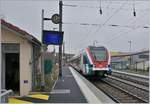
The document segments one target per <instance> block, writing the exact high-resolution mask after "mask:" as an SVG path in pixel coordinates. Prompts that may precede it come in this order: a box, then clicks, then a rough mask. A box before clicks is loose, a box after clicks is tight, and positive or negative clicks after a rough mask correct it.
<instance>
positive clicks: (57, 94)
mask: <svg viewBox="0 0 150 104" xmlns="http://www.w3.org/2000/svg"><path fill="white" fill-rule="evenodd" d="M48 102H49V103H87V100H86V98H85V97H84V95H83V93H82V92H81V90H80V88H79V86H78V84H77V83H76V81H75V79H74V77H73V75H72V73H71V72H70V70H69V68H68V67H63V69H62V77H61V78H59V79H58V80H57V82H56V84H55V86H54V88H53V90H52V92H51V94H50V97H49V100H48Z"/></svg>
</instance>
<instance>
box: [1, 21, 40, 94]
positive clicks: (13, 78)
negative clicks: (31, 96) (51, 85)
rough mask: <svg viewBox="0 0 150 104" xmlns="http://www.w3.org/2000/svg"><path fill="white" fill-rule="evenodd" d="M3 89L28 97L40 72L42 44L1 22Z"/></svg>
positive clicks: (11, 25)
mask: <svg viewBox="0 0 150 104" xmlns="http://www.w3.org/2000/svg"><path fill="white" fill-rule="evenodd" d="M1 35H2V36H1V43H2V78H1V80H2V89H7V90H8V89H12V90H13V91H14V92H15V93H16V94H18V95H21V96H23V95H27V94H28V93H29V91H31V90H32V89H33V86H34V85H35V84H36V81H35V80H36V73H37V71H38V69H39V71H40V67H41V66H40V48H41V43H40V41H39V40H37V39H36V38H35V37H34V36H32V35H30V34H29V33H27V32H26V31H24V30H22V29H20V28H19V27H16V26H15V25H13V24H10V23H8V22H6V21H5V20H1Z"/></svg>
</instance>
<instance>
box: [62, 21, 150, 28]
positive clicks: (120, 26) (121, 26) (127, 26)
mask: <svg viewBox="0 0 150 104" xmlns="http://www.w3.org/2000/svg"><path fill="white" fill-rule="evenodd" d="M63 24H65V25H81V26H98V27H99V26H102V25H103V24H97V23H81V22H80V23H78V22H74V23H73V22H63ZM104 26H110V27H116V28H117V27H118V28H123V27H124V28H134V27H133V26H130V25H119V24H107V25H106V24H105V25H104ZM137 27H140V28H149V26H147V25H143V26H142V25H138V26H137Z"/></svg>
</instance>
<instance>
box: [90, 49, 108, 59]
mask: <svg viewBox="0 0 150 104" xmlns="http://www.w3.org/2000/svg"><path fill="white" fill-rule="evenodd" d="M91 53H92V55H93V57H94V59H95V60H96V61H106V59H107V51H106V49H105V48H104V47H91Z"/></svg>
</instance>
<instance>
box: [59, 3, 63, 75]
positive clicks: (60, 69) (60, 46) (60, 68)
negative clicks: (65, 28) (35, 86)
mask: <svg viewBox="0 0 150 104" xmlns="http://www.w3.org/2000/svg"><path fill="white" fill-rule="evenodd" d="M62 5H63V3H62V1H61V0H60V1H59V15H60V23H59V31H62ZM59 76H60V77H61V76H62V45H59Z"/></svg>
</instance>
